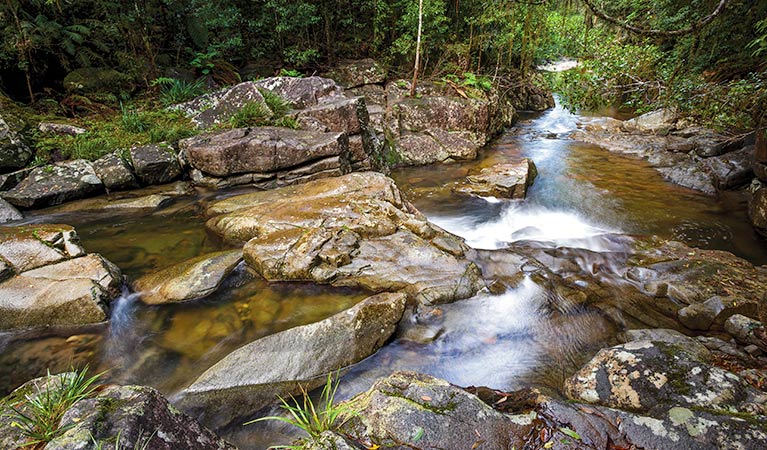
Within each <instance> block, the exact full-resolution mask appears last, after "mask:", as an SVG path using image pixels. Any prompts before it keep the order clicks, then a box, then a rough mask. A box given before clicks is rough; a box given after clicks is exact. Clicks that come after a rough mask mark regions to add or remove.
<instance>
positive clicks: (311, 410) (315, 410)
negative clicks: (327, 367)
mask: <svg viewBox="0 0 767 450" xmlns="http://www.w3.org/2000/svg"><path fill="white" fill-rule="evenodd" d="M337 389H338V376H337V374H336V379H335V380H334V379H333V374H328V379H327V381H326V382H325V386H324V387H323V388H322V393H321V394H320V398H319V402H318V404H317V405H315V404H314V401H313V400H312V399H311V397H309V393H308V392H307V391H306V389H304V388H303V387H301V394H302V397H303V400H302V401H300V402H299V400H297V399H296V398H295V397H293V396H291V397H290V401H288V400H285V399H284V398H282V397H279V398H280V401H281V402H282V404H281V405H280V408H282V409H284V410H285V411H287V412H288V414H289V417H283V416H269V417H262V418H260V419H256V420H251V421H250V422H246V423H245V425H249V424H252V423H255V422H261V421H264V420H276V421H279V422H285V423H287V424H290V425H293V426H295V427H298V428H300V429H301V430H302V431H303V432H304V433H306V434H307V436H308V437H306V438H302V439H301V440H300V444H299V445H280V446H274V447H270V448H288V449H300V448H303V446H304V445H306V444H309V443H311V442H314V441H316V440H317V439H318V438H319V437H320V435H321V434H322V433H324V432H325V431H336V430H338V428H339V427H340V426H341V425H343V423H344V421H345V420H348V419H349V418H351V417H353V416H354V415H355V412H354V411H352V410H351V409H350V408H349V407H348V406H346V405H344V404H338V405H337V404H335V395H336V390H337Z"/></svg>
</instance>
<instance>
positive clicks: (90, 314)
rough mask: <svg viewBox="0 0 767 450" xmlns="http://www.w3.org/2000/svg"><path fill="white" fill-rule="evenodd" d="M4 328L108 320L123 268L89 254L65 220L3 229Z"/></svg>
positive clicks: (0, 318) (0, 291)
mask: <svg viewBox="0 0 767 450" xmlns="http://www.w3.org/2000/svg"><path fill="white" fill-rule="evenodd" d="M0 261H2V264H0V272H1V273H2V276H0V279H2V280H3V281H2V282H0V329H3V330H8V329H16V328H29V327H40V326H50V325H80V324H87V323H94V322H101V321H103V320H106V318H107V316H106V308H107V307H108V304H109V302H110V301H111V300H112V299H113V298H115V297H116V296H117V294H118V293H119V289H120V284H121V280H122V277H121V274H120V271H119V269H118V268H117V267H115V266H114V265H113V264H112V263H111V262H109V261H107V260H106V259H104V258H102V257H101V256H100V255H97V254H91V255H86V254H85V251H84V250H83V249H82V247H80V245H79V244H78V241H77V235H76V233H75V231H74V229H72V228H71V227H68V226H66V225H63V226H62V225H26V226H21V227H7V228H3V229H2V230H0Z"/></svg>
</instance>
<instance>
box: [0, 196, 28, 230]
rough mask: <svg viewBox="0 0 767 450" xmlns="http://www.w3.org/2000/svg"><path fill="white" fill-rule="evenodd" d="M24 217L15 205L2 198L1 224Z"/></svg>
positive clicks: (0, 202) (0, 201)
mask: <svg viewBox="0 0 767 450" xmlns="http://www.w3.org/2000/svg"><path fill="white" fill-rule="evenodd" d="M23 217H24V216H22V215H21V213H20V212H19V210H18V209H16V208H14V207H13V205H11V204H10V203H8V202H6V201H5V200H3V199H2V198H0V224H3V223H8V222H13V221H14V220H20V219H22V218H23Z"/></svg>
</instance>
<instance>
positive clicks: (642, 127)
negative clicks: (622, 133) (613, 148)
mask: <svg viewBox="0 0 767 450" xmlns="http://www.w3.org/2000/svg"><path fill="white" fill-rule="evenodd" d="M678 119H679V115H678V114H677V113H676V112H674V111H672V110H670V109H658V110H655V111H651V112H648V113H646V114H642V115H641V116H639V117H635V118H633V119H630V120H627V121H625V122H624V123H623V125H624V127H625V128H626V129H627V130H636V131H641V132H646V133H657V134H668V132H669V131H671V129H673V127H674V124H675V123H676V121H677V120H678Z"/></svg>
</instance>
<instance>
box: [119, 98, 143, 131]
mask: <svg viewBox="0 0 767 450" xmlns="http://www.w3.org/2000/svg"><path fill="white" fill-rule="evenodd" d="M120 121H121V122H122V126H123V128H124V129H125V131H127V132H129V133H143V132H144V131H147V130H148V129H149V124H148V123H146V120H145V119H144V117H143V116H142V115H141V114H139V113H138V111H136V108H129V107H125V106H124V105H123V104H122V103H120Z"/></svg>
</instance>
